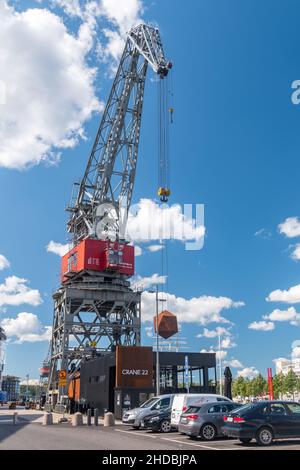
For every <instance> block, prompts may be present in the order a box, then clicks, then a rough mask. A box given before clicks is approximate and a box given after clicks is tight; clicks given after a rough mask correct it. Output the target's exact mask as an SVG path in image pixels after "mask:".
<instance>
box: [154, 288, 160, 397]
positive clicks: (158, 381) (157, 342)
mask: <svg viewBox="0 0 300 470" xmlns="http://www.w3.org/2000/svg"><path fill="white" fill-rule="evenodd" d="M155 298H156V396H158V395H160V370H159V369H160V367H159V351H158V349H159V335H158V284H156V294H155Z"/></svg>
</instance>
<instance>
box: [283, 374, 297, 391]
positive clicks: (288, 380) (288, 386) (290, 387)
mask: <svg viewBox="0 0 300 470" xmlns="http://www.w3.org/2000/svg"><path fill="white" fill-rule="evenodd" d="M297 382H298V378H297V375H296V374H295V372H294V371H293V369H290V370H289V371H288V373H287V375H286V376H285V378H284V392H285V393H292V394H294V393H295V391H296V390H297Z"/></svg>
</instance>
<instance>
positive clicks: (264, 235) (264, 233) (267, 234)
mask: <svg viewBox="0 0 300 470" xmlns="http://www.w3.org/2000/svg"><path fill="white" fill-rule="evenodd" d="M254 236H255V237H260V238H263V239H265V240H268V239H269V238H271V236H272V233H271V232H270V231H269V230H267V229H266V228H261V229H260V230H257V232H255V234H254Z"/></svg>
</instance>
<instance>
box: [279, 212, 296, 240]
mask: <svg viewBox="0 0 300 470" xmlns="http://www.w3.org/2000/svg"><path fill="white" fill-rule="evenodd" d="M278 229H279V232H280V233H281V234H283V235H285V236H286V237H288V238H294V237H299V236H300V220H299V219H298V217H288V218H287V219H285V221H284V222H282V223H281V224H279V225H278Z"/></svg>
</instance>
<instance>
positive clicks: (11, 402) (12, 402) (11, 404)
mask: <svg viewBox="0 0 300 470" xmlns="http://www.w3.org/2000/svg"><path fill="white" fill-rule="evenodd" d="M16 408H17V403H16V402H15V401H10V402H9V403H8V409H9V410H15V409H16Z"/></svg>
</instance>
